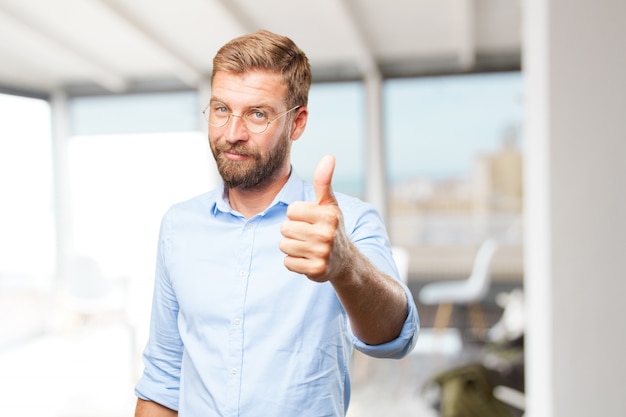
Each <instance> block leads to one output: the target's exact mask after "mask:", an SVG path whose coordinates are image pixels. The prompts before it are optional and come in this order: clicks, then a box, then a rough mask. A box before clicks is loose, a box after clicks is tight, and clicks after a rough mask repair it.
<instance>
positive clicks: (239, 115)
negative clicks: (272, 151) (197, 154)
mask: <svg viewBox="0 0 626 417" xmlns="http://www.w3.org/2000/svg"><path fill="white" fill-rule="evenodd" d="M224 106H226V105H224ZM209 107H211V103H209V104H207V106H206V107H205V108H204V110H202V114H203V115H204V118H205V119H206V121H207V122H208V123H209V126H213V127H217V128H219V127H224V126H226V125H227V124H228V122H230V118H231V116H235V117H239V118H240V119H241V123H243V127H245V128H246V130H247V131H248V132H250V133H254V134H257V135H258V134H261V133H265V132H266V131H267V129H268V128H269V127H270V125H271V124H272V123H274V122H275V121H276V120H278V119H280V118H281V117H283V116H285V115H287V114H289V113H290V112H292V111H294V110H297V109H299V108H300V107H302V105H297V106H294V107H292V108H290V109H289V110H286V111H284V112H282V113H280V114H278V115H277V116H276V117H274V118H273V119H271V120H268V121H267V125H266V126H265V128H264V129H263V130H261V131H260V132H255V131H253V130H250V128H249V127H248V125H247V124H246V119H245V118H244V116H245V115H246V114H248V113H250V112H254V111H255V109H250V110H248V111H246V112H245V113H244V114H235V113H233V112H229V113H228V117H227V118H226V121H225V122H224V123H223V124H221V125H215V124H212V123H211V122H210V116H209V114H207V110H208V109H209Z"/></svg>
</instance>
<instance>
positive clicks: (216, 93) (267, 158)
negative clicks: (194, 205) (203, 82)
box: [209, 71, 291, 190]
mask: <svg viewBox="0 0 626 417" xmlns="http://www.w3.org/2000/svg"><path fill="white" fill-rule="evenodd" d="M211 91H212V94H211V102H212V103H215V102H220V103H222V104H224V105H225V107H226V108H227V110H228V111H229V112H231V113H233V114H235V115H243V114H245V113H246V112H248V111H249V110H250V109H260V110H262V111H263V112H264V113H266V114H268V117H269V119H270V120H271V119H273V118H274V117H276V116H277V115H279V114H281V113H282V112H284V111H286V110H288V109H286V108H285V103H284V97H285V96H286V93H287V88H286V86H285V85H284V82H283V81H282V79H281V78H280V76H279V75H277V74H274V73H267V72H261V71H255V72H250V73H245V74H233V73H227V72H223V71H219V72H217V73H215V75H214V77H213V83H212V89H211ZM289 116H290V115H287V116H286V117H281V118H279V119H277V120H275V121H274V122H272V123H270V125H269V126H268V128H267V130H266V131H264V132H263V133H252V132H250V131H249V130H248V129H247V128H246V127H245V125H244V123H243V121H242V118H241V117H237V116H230V119H229V120H228V123H227V124H226V125H225V126H222V127H214V126H211V125H209V142H210V145H211V151H212V152H213V157H214V158H215V162H216V163H217V168H218V170H219V173H220V175H221V176H222V179H223V180H224V184H225V185H226V186H227V187H229V188H238V189H241V190H249V189H253V188H260V189H262V188H265V187H267V186H269V185H271V184H272V182H273V181H274V180H275V179H277V178H278V177H279V176H280V175H281V173H285V172H287V173H288V170H289V164H290V163H289V153H290V149H291V138H290V132H291V124H288V122H289V120H291V119H290V118H289Z"/></svg>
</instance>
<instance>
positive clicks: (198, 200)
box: [166, 190, 219, 215]
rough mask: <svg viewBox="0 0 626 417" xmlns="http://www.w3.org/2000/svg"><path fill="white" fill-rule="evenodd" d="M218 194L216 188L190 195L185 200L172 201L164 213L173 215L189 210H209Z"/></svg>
mask: <svg viewBox="0 0 626 417" xmlns="http://www.w3.org/2000/svg"><path fill="white" fill-rule="evenodd" d="M218 195H219V191H218V190H211V191H207V192H205V193H202V194H199V195H196V196H193V197H190V198H188V199H186V200H182V201H178V202H176V203H173V204H172V205H171V206H170V207H169V209H168V210H167V212H166V215H173V214H176V213H189V212H210V210H211V209H212V208H213V207H214V205H215V202H216V201H217V200H216V199H217V196H218Z"/></svg>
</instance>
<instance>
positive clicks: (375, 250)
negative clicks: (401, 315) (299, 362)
mask: <svg viewBox="0 0 626 417" xmlns="http://www.w3.org/2000/svg"><path fill="white" fill-rule="evenodd" d="M342 212H343V213H344V222H345V226H346V230H347V231H348V232H349V234H350V238H351V240H352V241H353V242H354V244H355V245H356V246H357V247H358V248H359V250H360V251H361V252H362V253H363V254H364V255H365V256H366V257H367V258H368V259H369V260H370V262H372V263H373V264H374V265H375V266H376V267H377V268H378V269H380V270H381V271H383V272H384V273H386V274H387V275H389V276H391V277H394V278H395V279H396V280H397V281H398V283H399V284H400V285H401V286H402V288H403V289H404V292H405V294H406V299H407V305H408V314H407V317H406V319H405V321H404V324H403V326H402V330H401V332H400V334H399V335H398V337H397V338H396V339H394V340H391V341H389V342H386V343H383V344H379V345H368V344H366V343H365V342H363V341H362V340H360V339H359V338H358V337H356V336H355V335H354V333H352V329H350V334H351V338H352V343H353V345H354V348H355V349H357V350H358V351H360V352H362V353H364V354H366V355H368V356H373V357H377V358H393V359H399V358H402V357H404V356H406V355H408V354H409V353H410V352H411V351H412V350H413V348H414V346H415V343H416V342H417V336H418V333H419V325H420V322H419V315H418V312H417V307H416V305H415V299H414V297H413V294H412V293H411V291H410V290H409V288H408V287H407V285H405V284H404V283H403V282H402V280H401V279H400V276H399V273H398V270H397V268H396V265H395V262H394V260H393V256H392V253H391V243H390V241H389V237H388V235H387V231H386V229H385V226H384V223H383V221H382V218H381V217H380V214H379V213H378V212H377V211H376V209H375V208H374V207H373V206H372V205H370V204H367V203H363V202H360V203H359V202H358V201H356V200H352V201H347V202H346V204H344V205H343V206H342Z"/></svg>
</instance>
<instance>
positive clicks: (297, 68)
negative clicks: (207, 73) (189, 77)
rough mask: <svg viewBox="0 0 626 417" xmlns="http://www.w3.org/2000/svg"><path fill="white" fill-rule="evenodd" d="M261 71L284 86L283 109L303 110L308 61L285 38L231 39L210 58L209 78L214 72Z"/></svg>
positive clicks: (308, 82)
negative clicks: (211, 64)
mask: <svg viewBox="0 0 626 417" xmlns="http://www.w3.org/2000/svg"><path fill="white" fill-rule="evenodd" d="M254 70H261V71H270V72H275V73H277V74H280V75H281V76H282V78H283V80H284V82H285V84H286V85H287V97H286V98H285V99H286V103H285V105H286V106H287V107H293V106H306V105H307V103H308V97H309V89H310V87H311V78H312V77H311V67H310V65H309V60H308V58H307V57H306V55H305V54H304V52H302V50H300V48H298V46H297V45H296V44H295V43H294V42H293V41H292V40H291V39H289V38H288V37H286V36H281V35H277V34H275V33H272V32H269V31H267V30H259V31H257V32H254V33H250V34H247V35H243V36H240V37H238V38H235V39H233V40H231V41H230V42H228V43H227V44H225V45H224V46H222V47H221V48H220V50H219V51H218V52H217V54H216V55H215V58H213V75H212V76H211V82H213V77H214V76H215V73H216V72H218V71H224V72H232V73H236V74H241V73H244V72H248V71H254Z"/></svg>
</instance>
